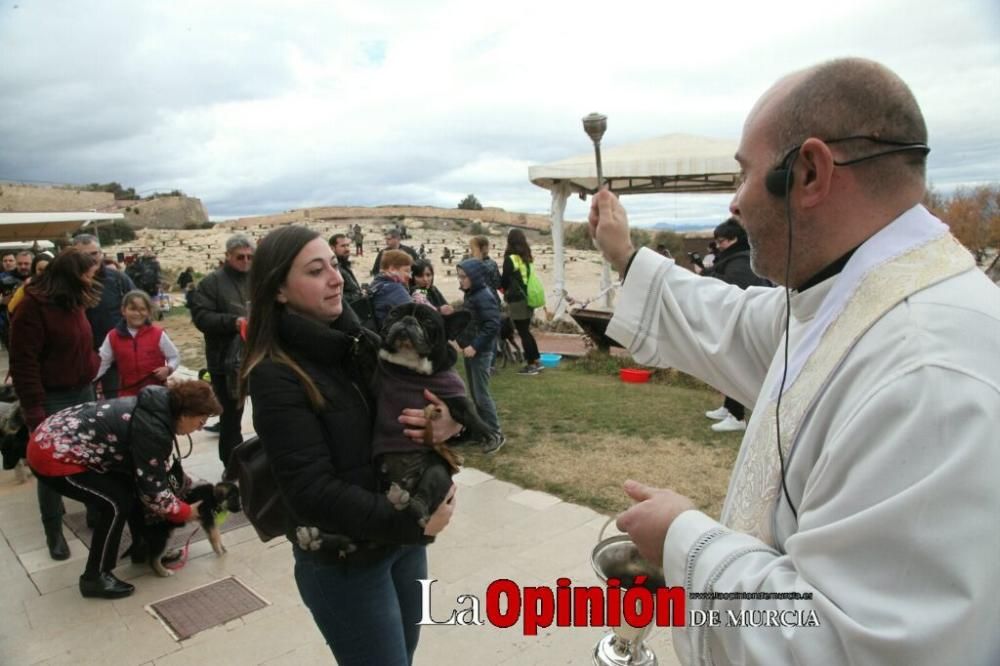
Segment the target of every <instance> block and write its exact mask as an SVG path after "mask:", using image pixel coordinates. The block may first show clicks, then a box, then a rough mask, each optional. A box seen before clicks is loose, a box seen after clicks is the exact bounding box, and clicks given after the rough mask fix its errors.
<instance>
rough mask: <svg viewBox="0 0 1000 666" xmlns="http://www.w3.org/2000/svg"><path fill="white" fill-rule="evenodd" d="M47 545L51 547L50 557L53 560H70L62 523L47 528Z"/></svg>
mask: <svg viewBox="0 0 1000 666" xmlns="http://www.w3.org/2000/svg"><path fill="white" fill-rule="evenodd" d="M45 543H46V545H48V547H49V557H51V558H52V559H53V560H68V559H69V544H68V543H66V537H64V536H63V532H62V521H59V522H58V523H55V524H53V525H51V526H50V525H46V526H45Z"/></svg>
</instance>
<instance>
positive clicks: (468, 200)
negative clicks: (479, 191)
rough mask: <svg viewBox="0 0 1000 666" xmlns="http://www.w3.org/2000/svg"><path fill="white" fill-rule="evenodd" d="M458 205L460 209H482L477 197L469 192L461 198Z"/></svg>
mask: <svg viewBox="0 0 1000 666" xmlns="http://www.w3.org/2000/svg"><path fill="white" fill-rule="evenodd" d="M458 207H459V208H460V209H462V210H482V209H483V205H482V204H481V203H479V199H477V198H476V195H475V194H470V195H469V196H467V197H465V198H464V199H462V200H461V201H460V202H459V204H458Z"/></svg>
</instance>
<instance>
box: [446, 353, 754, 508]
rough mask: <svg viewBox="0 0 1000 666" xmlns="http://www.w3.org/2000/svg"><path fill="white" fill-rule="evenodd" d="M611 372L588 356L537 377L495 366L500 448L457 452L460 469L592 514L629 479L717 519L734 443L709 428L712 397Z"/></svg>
mask: <svg viewBox="0 0 1000 666" xmlns="http://www.w3.org/2000/svg"><path fill="white" fill-rule="evenodd" d="M616 368H617V364H616V363H613V362H607V361H604V362H601V361H599V362H597V363H594V362H593V360H592V359H588V360H587V361H578V362H574V361H567V360H564V361H563V362H562V364H561V365H560V367H558V368H554V369H547V370H545V371H544V372H542V373H541V374H540V375H537V376H522V375H518V374H517V373H516V370H517V369H516V368H507V369H504V370H501V371H500V373H499V374H498V375H496V376H495V377H493V380H492V382H491V389H492V393H493V397H494V399H495V400H496V403H497V406H498V411H499V414H500V422H501V426H502V427H503V430H504V432H505V433H506V435H507V438H508V439H507V445H506V446H505V447H504V448H503V449H502V450H501V451H500V452H499V453H497V454H496V455H494V456H490V457H487V456H484V455H482V454H481V453H479V452H478V450H477V449H476V448H475V447H473V446H465V447H462V448H461V451H462V453H463V454H465V455H466V462H467V464H469V465H471V466H473V467H476V468H478V469H482V470H483V471H486V472H489V473H491V474H494V475H495V476H497V477H498V478H501V479H505V480H508V481H511V482H514V483H517V484H518V485H521V486H524V487H527V488H533V489H537V490H543V491H546V492H550V493H552V494H554V495H557V496H559V497H561V498H563V499H565V500H568V501H573V502H578V503H581V504H585V505H588V506H590V507H592V508H594V509H597V510H599V511H606V512H615V511H620V510H622V509H624V508H626V507H627V506H628V505H629V503H630V502H629V500H628V499H627V498H626V497H625V496H624V493H623V492H622V490H621V484H622V482H623V481H624V480H625V479H626V478H634V479H637V480H640V481H643V482H646V483H650V484H653V485H657V486H663V487H671V488H673V489H675V490H677V491H678V492H681V493H683V494H685V495H688V496H689V497H691V498H692V499H693V500H694V502H695V503H696V504H697V505H698V506H699V508H701V509H703V510H705V511H707V512H709V513H710V514H712V515H717V514H718V512H719V510H720V509H721V505H722V499H723V497H725V493H726V487H727V485H728V482H729V473H730V471H731V469H732V464H733V461H734V460H735V457H736V452H737V451H738V448H739V443H740V439H741V437H740V435H739V434H731V433H715V432H713V431H712V430H711V429H710V428H709V426H710V425H711V423H712V422H711V421H709V420H708V419H706V418H705V416H704V412H705V411H706V410H709V409H714V408H715V407H718V406H719V404H720V400H721V398H720V396H719V394H718V392H716V391H713V390H711V389H710V388H708V387H706V386H704V385H701V384H699V383H697V382H694V381H691V380H690V379H684V378H676V377H675V379H673V380H667V381H659V382H654V383H648V384H626V383H624V382H622V381H621V380H620V379H619V378H618V374H617V369H616ZM661 372H662V371H661Z"/></svg>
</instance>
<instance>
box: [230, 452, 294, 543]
mask: <svg viewBox="0 0 1000 666" xmlns="http://www.w3.org/2000/svg"><path fill="white" fill-rule="evenodd" d="M229 465H230V467H231V468H232V470H231V471H232V472H233V473H234V474H235V475H236V478H237V479H239V487H240V501H241V502H242V503H243V513H244V515H246V517H247V519H248V520H249V521H250V524H251V525H253V528H254V529H255V530H256V531H257V536H258V537H260V540H261V541H270V540H271V539H273V538H274V537H278V536H284V535H285V526H286V525H287V524H288V522H287V521H288V516H289V513H288V509H287V507H286V506H285V502H284V499H283V498H282V496H281V491H280V490H279V489H278V484H277V482H276V481H275V480H274V473H273V472H272V471H271V463H270V461H269V460H268V459H267V452H266V451H265V450H264V442H262V441H261V439H260V437H251V438H250V439H247V440H244V441H243V442H242V443H240V444H237V445H236V447H235V448H234V449H233V455H232V458H231V459H230V462H229Z"/></svg>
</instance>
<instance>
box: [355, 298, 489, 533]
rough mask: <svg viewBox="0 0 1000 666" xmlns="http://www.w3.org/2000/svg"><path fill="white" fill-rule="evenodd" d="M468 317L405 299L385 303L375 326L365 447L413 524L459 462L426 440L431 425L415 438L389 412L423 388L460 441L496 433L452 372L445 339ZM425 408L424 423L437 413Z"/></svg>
mask: <svg viewBox="0 0 1000 666" xmlns="http://www.w3.org/2000/svg"><path fill="white" fill-rule="evenodd" d="M471 319H472V315H471V314H469V313H468V312H464V311H461V310H459V311H457V312H455V313H453V314H450V315H447V316H442V315H441V314H440V313H439V312H438V311H437V310H435V309H434V308H433V307H431V306H429V305H424V304H421V303H405V304H403V305H398V306H396V307H395V308H393V309H392V310H391V311H390V312H389V314H388V316H387V317H386V319H385V321H384V322H383V325H382V346H381V348H380V349H379V361H380V362H379V370H378V375H377V380H376V381H377V394H376V395H378V401H379V402H378V408H377V410H376V413H377V414H378V416H377V417H376V424H375V433H374V437H373V441H372V448H373V452H374V455H375V460H376V463H377V464H378V467H379V471H380V472H381V473H382V474H383V478H384V479H385V480H386V482H387V483H388V484H389V489H388V492H387V496H388V497H389V500H390V501H391V502H392V503H393V506H395V507H396V509H398V510H407V511H409V512H410V513H412V514H413V516H414V517H415V518H416V519H417V521H418V523H419V524H420V525H421V526H423V525H426V524H427V521H428V519H429V518H430V515H431V514H432V513H434V510H435V509H436V508H437V506H438V505H439V504H440V503H441V501H442V500H443V499H444V498H445V495H447V493H448V490H449V488H451V477H452V475H453V474H455V473H456V472H458V470H459V468H460V466H461V464H462V460H461V457H460V456H459V455H458V454H456V453H455V452H454V451H452V450H451V449H450V448H449V447H448V446H446V445H444V444H435V443H434V442H433V439H432V435H433V433H432V428H428V429H427V431H426V441H424V442H423V443H421V444H418V443H416V442H414V441H413V440H411V439H409V438H408V437H406V436H405V435H403V426H402V424H400V423H399V422H398V421H397V418H396V417H397V416H398V415H399V413H400V412H401V411H402V409H403V408H405V407H412V406H413V405H415V404H420V403H422V402H424V396H423V392H424V389H428V390H430V391H431V392H432V393H434V394H435V395H437V396H438V397H439V398H441V400H442V401H443V402H444V403H445V404H446V405H447V406H448V411H449V412H450V413H451V416H452V418H453V419H455V420H456V421H458V422H459V423H461V424H462V426H463V427H464V429H465V431H464V438H465V439H467V440H471V441H478V442H482V443H484V444H489V443H490V442H492V440H494V439H496V438H497V437H498V436H499V435H498V434H497V433H494V432H491V431H490V429H489V427H488V426H487V425H486V423H484V422H483V420H482V419H481V418H480V417H479V414H478V413H477V412H476V406H475V404H474V403H473V402H472V400H470V399H469V397H468V396H467V395H466V392H465V384H464V383H463V382H462V378H461V377H460V376H459V374H458V373H457V372H456V371H455V363H456V361H457V360H458V354H457V353H456V351H455V348H454V347H453V346H452V345H451V344H450V343H449V340H454V339H455V338H456V337H458V335H459V334H460V333H462V332H463V331H464V330H465V329H466V328H467V327H468V326H469V323H470V321H471ZM426 412H427V414H428V416H429V417H430V419H431V420H432V421H433V420H434V419H435V418H436V417H437V416H438V414H437V413H436V410H435V408H434V407H433V406H429V407H428V409H427V410H426Z"/></svg>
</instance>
